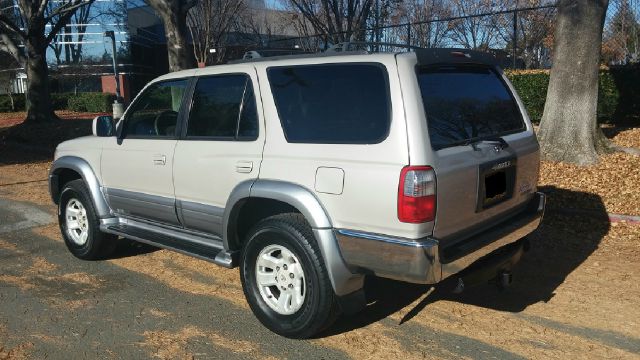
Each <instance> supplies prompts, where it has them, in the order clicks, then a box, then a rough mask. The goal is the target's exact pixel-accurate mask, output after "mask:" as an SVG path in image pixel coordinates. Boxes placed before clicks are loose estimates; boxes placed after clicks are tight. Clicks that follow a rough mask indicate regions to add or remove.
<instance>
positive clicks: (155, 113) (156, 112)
mask: <svg viewBox="0 0 640 360" xmlns="http://www.w3.org/2000/svg"><path fill="white" fill-rule="evenodd" d="M188 82H189V80H188V79H181V80H173V81H163V82H157V83H154V84H151V85H149V87H147V88H146V89H145V90H144V92H143V93H142V94H141V95H140V97H139V98H138V99H137V100H136V101H135V103H134V104H133V105H132V107H131V109H129V111H128V112H127V118H126V120H125V136H129V137H142V138H163V137H164V138H172V137H175V136H176V126H177V123H178V113H179V112H180V106H181V104H182V98H183V96H184V93H185V90H186V89H187V85H188Z"/></svg>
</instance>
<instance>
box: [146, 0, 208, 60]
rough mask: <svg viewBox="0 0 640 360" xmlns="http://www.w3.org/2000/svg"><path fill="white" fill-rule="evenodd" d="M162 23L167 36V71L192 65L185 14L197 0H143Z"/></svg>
mask: <svg viewBox="0 0 640 360" xmlns="http://www.w3.org/2000/svg"><path fill="white" fill-rule="evenodd" d="M145 2H146V3H147V4H149V6H151V7H152V8H153V9H154V10H155V11H156V13H157V14H158V16H160V18H161V19H162V22H163V23H164V31H165V33H166V36H167V52H168V56H169V71H178V70H183V69H188V68H191V67H192V65H193V64H192V61H191V54H190V50H189V44H188V41H187V35H188V33H189V30H188V28H187V14H188V13H189V10H190V9H191V8H192V7H194V6H195V5H196V4H197V3H198V0H145Z"/></svg>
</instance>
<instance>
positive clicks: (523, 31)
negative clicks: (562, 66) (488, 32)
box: [493, 0, 556, 69]
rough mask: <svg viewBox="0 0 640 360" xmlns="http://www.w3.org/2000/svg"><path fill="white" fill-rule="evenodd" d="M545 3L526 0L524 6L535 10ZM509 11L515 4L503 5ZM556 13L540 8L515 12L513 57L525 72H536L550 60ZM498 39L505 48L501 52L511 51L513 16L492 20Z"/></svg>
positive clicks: (516, 1)
mask: <svg viewBox="0 0 640 360" xmlns="http://www.w3.org/2000/svg"><path fill="white" fill-rule="evenodd" d="M547 3H548V1H545V0H529V1H528V2H527V6H531V7H535V6H541V5H545V4H547ZM505 5H507V6H508V7H509V8H517V7H518V0H512V1H509V2H506V3H505ZM555 14H556V10H555V9H554V8H544V9H536V10H527V11H519V12H518V13H517V15H516V19H517V33H516V36H517V47H516V57H517V58H519V59H522V60H523V62H524V65H525V67H526V68H527V69H533V68H540V67H541V66H542V65H543V64H544V63H547V62H548V61H549V60H550V56H551V51H550V50H551V45H550V44H551V43H552V42H553V41H552V40H551V37H552V35H551V34H552V33H553V22H554V20H555ZM493 19H494V20H493V21H494V23H495V29H496V31H497V33H498V36H497V37H498V38H499V39H501V40H502V41H503V42H504V43H505V44H506V46H505V50H507V51H509V52H511V51H512V50H513V37H514V33H513V21H514V16H513V13H507V14H502V15H496V16H493Z"/></svg>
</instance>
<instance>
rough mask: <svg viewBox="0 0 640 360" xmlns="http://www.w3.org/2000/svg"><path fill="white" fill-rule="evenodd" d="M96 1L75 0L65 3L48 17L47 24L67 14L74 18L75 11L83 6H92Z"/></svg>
mask: <svg viewBox="0 0 640 360" xmlns="http://www.w3.org/2000/svg"><path fill="white" fill-rule="evenodd" d="M94 1H95V0H73V1H71V2H68V3H65V4H63V5H60V6H58V7H57V8H55V10H53V11H52V12H51V13H50V14H49V15H48V16H46V17H45V18H44V20H45V21H46V22H49V21H51V19H53V18H54V17H56V16H65V15H67V14H70V16H69V17H71V16H73V14H75V11H76V10H77V9H79V8H81V7H83V6H87V5H91V4H92V3H93V2H94ZM45 2H46V1H45ZM43 16H44V14H43Z"/></svg>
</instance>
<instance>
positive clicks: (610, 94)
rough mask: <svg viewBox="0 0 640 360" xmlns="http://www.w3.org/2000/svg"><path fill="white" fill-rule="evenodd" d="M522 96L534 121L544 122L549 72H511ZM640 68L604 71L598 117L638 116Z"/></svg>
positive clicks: (607, 119)
mask: <svg viewBox="0 0 640 360" xmlns="http://www.w3.org/2000/svg"><path fill="white" fill-rule="evenodd" d="M507 77H508V78H509V80H511V82H512V83H513V86H514V87H515V88H516V90H517V91H518V94H519V95H520V97H521V98H522V101H523V102H524V105H525V107H526V108H527V112H528V113H529V116H530V117H531V120H532V121H533V122H535V123H538V122H540V119H541V118H542V112H543V111H544V102H545V100H546V98H547V87H548V85H549V72H548V71H536V70H533V71H516V72H507ZM639 83H640V68H637V67H636V68H619V69H610V70H602V71H600V81H599V85H598V119H599V120H600V121H601V122H616V123H619V122H622V121H625V120H627V119H629V118H633V117H637V116H638V110H639V109H638V105H637V104H638V103H639V102H640V90H639V89H638V88H639V86H638V85H637V84H639Z"/></svg>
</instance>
